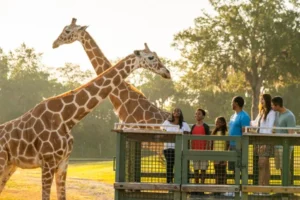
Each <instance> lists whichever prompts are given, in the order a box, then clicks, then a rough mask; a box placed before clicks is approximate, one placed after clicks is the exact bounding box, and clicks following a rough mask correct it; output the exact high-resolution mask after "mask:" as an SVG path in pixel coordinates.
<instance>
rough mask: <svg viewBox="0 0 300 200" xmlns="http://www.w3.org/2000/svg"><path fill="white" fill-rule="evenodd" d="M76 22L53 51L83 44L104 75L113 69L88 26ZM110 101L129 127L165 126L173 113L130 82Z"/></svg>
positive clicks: (95, 66) (63, 32) (65, 30)
mask: <svg viewBox="0 0 300 200" xmlns="http://www.w3.org/2000/svg"><path fill="white" fill-rule="evenodd" d="M76 21H77V20H76V19H75V18H73V19H72V21H71V24H70V25H68V26H65V27H64V29H63V31H62V33H61V34H60V35H59V36H58V38H57V39H56V40H55V41H54V42H53V48H58V47H59V46H61V45H63V44H70V43H73V42H75V41H79V42H80V43H81V44H82V46H83V48H84V50H85V52H86V54H87V55H88V57H89V59H90V61H91V63H92V66H93V67H94V70H95V72H96V73H97V74H101V73H102V72H103V71H105V70H107V69H108V68H110V67H111V66H112V65H111V63H110V62H109V61H108V59H107V58H106V57H105V55H104V54H103V52H102V51H101V49H100V48H99V47H98V45H97V44H96V42H95V40H94V39H93V38H92V37H91V35H90V34H89V33H88V32H87V31H86V28H87V26H79V25H76ZM109 99H110V101H111V103H112V104H113V107H114V111H115V113H116V115H117V116H118V117H119V119H120V121H122V122H125V123H148V124H149V123H151V124H161V123H163V121H164V120H166V119H167V118H168V117H169V116H170V113H168V112H165V111H163V110H161V109H159V108H158V107H156V106H155V105H154V104H152V103H151V102H149V100H148V99H147V98H146V97H145V96H144V95H143V93H142V92H140V91H139V90H138V89H137V88H135V87H134V86H133V85H131V84H128V83H127V82H126V81H123V82H122V83H121V84H120V85H119V87H118V88H116V89H115V90H114V91H112V92H111V93H110V95H109Z"/></svg>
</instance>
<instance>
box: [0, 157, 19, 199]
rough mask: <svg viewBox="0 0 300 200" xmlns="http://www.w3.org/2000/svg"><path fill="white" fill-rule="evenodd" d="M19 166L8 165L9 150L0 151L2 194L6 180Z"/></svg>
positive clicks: (0, 186) (0, 189)
mask: <svg viewBox="0 0 300 200" xmlns="http://www.w3.org/2000/svg"><path fill="white" fill-rule="evenodd" d="M16 169H17V167H16V166H14V165H7V152H5V151H1V152H0V194H1V192H2V190H3V189H4V187H5V184H6V182H7V181H8V180H9V178H10V177H11V175H12V174H13V173H14V172H15V171H16Z"/></svg>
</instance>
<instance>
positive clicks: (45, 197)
mask: <svg viewBox="0 0 300 200" xmlns="http://www.w3.org/2000/svg"><path fill="white" fill-rule="evenodd" d="M54 172H55V165H54V162H45V163H44V164H43V166H42V189H43V193H42V200H50V192H51V185H52V182H53V177H54Z"/></svg>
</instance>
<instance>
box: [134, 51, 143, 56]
mask: <svg viewBox="0 0 300 200" xmlns="http://www.w3.org/2000/svg"><path fill="white" fill-rule="evenodd" d="M133 53H134V55H136V56H141V54H140V51H139V50H135V51H134V52H133Z"/></svg>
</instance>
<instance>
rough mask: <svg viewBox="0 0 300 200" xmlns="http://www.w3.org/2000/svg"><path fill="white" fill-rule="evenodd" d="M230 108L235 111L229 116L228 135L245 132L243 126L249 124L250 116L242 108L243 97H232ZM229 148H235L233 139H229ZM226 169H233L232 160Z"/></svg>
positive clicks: (237, 134) (239, 134)
mask: <svg viewBox="0 0 300 200" xmlns="http://www.w3.org/2000/svg"><path fill="white" fill-rule="evenodd" d="M231 106H232V110H234V111H235V113H234V114H233V115H232V116H231V117H230V121H229V136H242V134H243V132H245V126H250V117H249V115H248V113H247V112H246V111H244V110H243V107H244V99H243V97H240V96H236V97H233V99H232V102H231ZM229 149H230V150H235V149H236V144H235V141H230V146H229ZM228 169H229V170H231V171H234V170H235V165H234V162H229V166H228Z"/></svg>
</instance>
